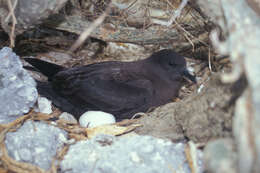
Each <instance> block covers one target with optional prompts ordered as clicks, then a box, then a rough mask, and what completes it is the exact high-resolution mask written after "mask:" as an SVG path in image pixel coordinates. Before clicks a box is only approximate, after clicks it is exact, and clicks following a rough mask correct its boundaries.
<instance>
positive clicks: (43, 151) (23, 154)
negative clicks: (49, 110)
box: [5, 121, 67, 170]
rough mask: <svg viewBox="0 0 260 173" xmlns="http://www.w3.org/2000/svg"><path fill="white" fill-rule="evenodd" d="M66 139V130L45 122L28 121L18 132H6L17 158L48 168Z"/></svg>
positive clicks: (11, 152) (7, 141)
mask: <svg viewBox="0 0 260 173" xmlns="http://www.w3.org/2000/svg"><path fill="white" fill-rule="evenodd" d="M66 141H67V133H66V132H65V131H63V130H61V129H59V128H57V127H54V126H51V125H48V124H47V123H44V122H33V121H27V122H25V123H24V125H23V126H21V127H20V128H19V129H18V130H17V131H16V132H9V133H7V134H6V139H5V144H6V147H7V150H8V154H9V156H11V157H12V158H14V159H15V160H17V161H21V162H28V163H31V164H34V165H37V166H39V167H40V168H43V169H45V170H47V169H49V168H50V166H51V162H52V160H53V157H54V156H55V155H56V153H57V151H58V150H59V149H60V148H61V147H62V146H63V144H64V143H65V142H66Z"/></svg>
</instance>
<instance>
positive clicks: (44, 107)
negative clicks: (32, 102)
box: [35, 97, 52, 114]
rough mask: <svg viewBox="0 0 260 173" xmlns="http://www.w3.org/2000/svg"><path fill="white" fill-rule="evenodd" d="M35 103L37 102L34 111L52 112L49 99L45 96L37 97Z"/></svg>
mask: <svg viewBox="0 0 260 173" xmlns="http://www.w3.org/2000/svg"><path fill="white" fill-rule="evenodd" d="M37 103H38V104H37V107H36V108H35V111H36V112H41V113H45V114H51V113H52V109H51V101H50V100H48V99H47V98H45V97H38V100H37Z"/></svg>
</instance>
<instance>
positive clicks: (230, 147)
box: [204, 138, 237, 173]
mask: <svg viewBox="0 0 260 173" xmlns="http://www.w3.org/2000/svg"><path fill="white" fill-rule="evenodd" d="M236 156H237V154H236V152H235V146H234V143H233V141H232V139H228V138H223V139H218V140H215V141H211V142H209V143H208V144H207V146H206V148H205V150H204V163H205V164H204V165H205V170H206V171H207V172H210V173H225V172H227V173H235V172H237V171H236V161H237V158H236Z"/></svg>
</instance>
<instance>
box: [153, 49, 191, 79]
mask: <svg viewBox="0 0 260 173" xmlns="http://www.w3.org/2000/svg"><path fill="white" fill-rule="evenodd" d="M148 59H149V61H150V62H152V63H153V64H156V65H159V66H160V68H161V69H162V71H164V72H165V75H169V77H170V79H171V80H175V81H176V80H182V79H183V78H184V79H188V80H190V81H192V82H194V83H196V77H195V76H193V75H191V74H190V73H189V72H188V70H187V68H186V60H185V59H184V57H183V56H181V55H179V54H177V53H176V52H174V51H173V50H170V49H164V50H160V51H158V52H156V53H154V54H152V55H151V56H150V57H149V58H148Z"/></svg>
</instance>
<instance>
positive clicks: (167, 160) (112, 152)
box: [61, 135, 191, 173]
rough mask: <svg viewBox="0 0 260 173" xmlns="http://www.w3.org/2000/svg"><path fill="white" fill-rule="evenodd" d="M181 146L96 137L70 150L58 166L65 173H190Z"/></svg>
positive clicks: (150, 139) (139, 138)
mask: <svg viewBox="0 0 260 173" xmlns="http://www.w3.org/2000/svg"><path fill="white" fill-rule="evenodd" d="M184 147H185V145H184V144H183V143H178V144H174V143H172V142H170V141H167V140H162V139H158V138H154V137H151V136H138V135H134V136H127V137H121V138H115V137H112V136H108V135H99V136H96V137H95V138H93V139H91V140H88V141H80V142H77V143H76V144H74V145H72V146H70V148H69V151H68V153H67V154H66V155H65V157H64V160H63V161H62V162H61V171H62V172H67V173H81V172H82V173H83V172H84V173H85V172H93V173H105V172H107V173H121V172H124V173H133V172H142V173H158V172H160V173H168V172H169V173H172V172H176V173H178V172H182V173H183V172H186V173H188V172H191V171H190V169H189V166H188V164H187V161H186V157H185V154H184Z"/></svg>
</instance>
